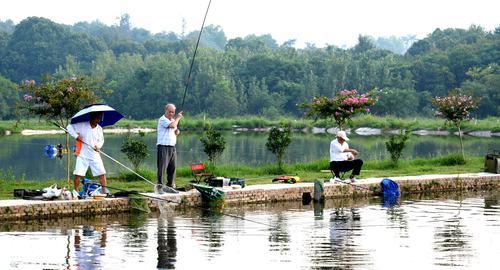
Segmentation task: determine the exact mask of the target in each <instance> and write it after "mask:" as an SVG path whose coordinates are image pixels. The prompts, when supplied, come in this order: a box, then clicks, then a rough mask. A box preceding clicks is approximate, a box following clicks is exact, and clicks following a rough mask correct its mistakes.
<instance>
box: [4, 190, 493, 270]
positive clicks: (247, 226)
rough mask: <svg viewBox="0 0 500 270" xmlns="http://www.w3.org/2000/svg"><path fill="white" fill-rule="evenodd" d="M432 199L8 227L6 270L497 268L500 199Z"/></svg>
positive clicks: (232, 209) (118, 217)
mask: <svg viewBox="0 0 500 270" xmlns="http://www.w3.org/2000/svg"><path fill="white" fill-rule="evenodd" d="M426 196H429V195H419V196H412V197H406V198H404V197H403V198H401V199H400V200H399V202H398V203H397V204H395V205H393V206H391V207H389V208H385V207H384V206H383V204H382V203H381V198H361V199H356V200H352V199H340V200H326V201H325V202H324V203H316V204H309V205H302V203H301V202H300V201H299V202H281V203H275V204H252V205H240V206H238V207H228V208H226V209H224V211H223V212H220V211H219V212H217V211H209V210H200V209H194V208H193V209H192V208H188V209H182V210H180V211H176V212H173V213H167V215H157V214H134V215H132V214H122V215H110V216H98V217H92V218H90V217H78V218H63V219H53V220H40V221H19V222H2V223H1V224H0V269H47V268H49V269H154V268H158V269H197V268H203V269H228V268H234V267H235V265H237V266H238V269H253V270H255V269H259V268H261V269H284V268H287V269H289V268H291V269H297V268H299V269H395V268H402V267H403V266H404V268H405V269H435V268H440V269H441V268H442V269H452V268H456V267H458V268H460V269H496V264H497V257H498V254H497V253H498V250H500V204H499V202H500V193H499V192H498V191H496V192H487V193H473V194H470V193H466V194H440V195H435V194H434V195H432V197H430V198H431V199H429V197H426ZM226 214H230V215H226ZM235 216H239V217H240V218H237V217H235ZM7 243H8V244H7Z"/></svg>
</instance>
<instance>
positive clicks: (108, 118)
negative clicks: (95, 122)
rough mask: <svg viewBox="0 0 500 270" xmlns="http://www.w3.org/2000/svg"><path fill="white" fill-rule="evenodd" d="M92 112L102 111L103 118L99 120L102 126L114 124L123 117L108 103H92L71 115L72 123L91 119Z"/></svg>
mask: <svg viewBox="0 0 500 270" xmlns="http://www.w3.org/2000/svg"><path fill="white" fill-rule="evenodd" d="M92 112H102V114H103V115H102V119H101V122H99V125H100V126H101V127H105V126H111V125H114V124H115V123H116V122H118V120H120V119H122V118H123V115H122V114H121V113H119V112H117V111H116V110H115V109H113V108H111V107H110V106H108V105H106V104H92V105H89V106H87V107H85V108H83V109H82V110H80V111H79V112H77V113H76V114H75V115H74V116H73V117H71V124H76V123H80V122H88V121H90V113H92Z"/></svg>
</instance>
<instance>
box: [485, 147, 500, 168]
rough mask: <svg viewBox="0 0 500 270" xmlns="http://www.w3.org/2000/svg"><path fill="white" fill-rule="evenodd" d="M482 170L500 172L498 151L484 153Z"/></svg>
mask: <svg viewBox="0 0 500 270" xmlns="http://www.w3.org/2000/svg"><path fill="white" fill-rule="evenodd" d="M484 171H485V172H489V173H500V152H499V151H497V150H493V151H492V152H491V153H488V154H486V158H485V160H484Z"/></svg>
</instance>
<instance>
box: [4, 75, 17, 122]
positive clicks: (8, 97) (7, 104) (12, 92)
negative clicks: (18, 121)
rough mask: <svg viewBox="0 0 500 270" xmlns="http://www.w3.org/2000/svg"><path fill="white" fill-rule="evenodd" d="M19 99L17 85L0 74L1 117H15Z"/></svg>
mask: <svg viewBox="0 0 500 270" xmlns="http://www.w3.org/2000/svg"><path fill="white" fill-rule="evenodd" d="M18 101H19V97H18V93H17V85H16V84H15V83H13V82H11V81H9V80H8V79H6V78H4V77H2V76H0V119H13V118H14V117H15V116H16V112H15V105H16V103H17V102H18Z"/></svg>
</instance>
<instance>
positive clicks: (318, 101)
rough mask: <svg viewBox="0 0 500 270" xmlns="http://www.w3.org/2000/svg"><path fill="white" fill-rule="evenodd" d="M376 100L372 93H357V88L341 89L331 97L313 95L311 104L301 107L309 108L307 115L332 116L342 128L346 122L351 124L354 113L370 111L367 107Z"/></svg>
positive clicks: (315, 116)
mask: <svg viewBox="0 0 500 270" xmlns="http://www.w3.org/2000/svg"><path fill="white" fill-rule="evenodd" d="M376 102H377V98H376V97H373V94H372V93H366V94H361V95H359V94H358V91H357V90H341V91H338V92H337V94H336V95H335V96H334V97H333V98H327V97H315V98H314V99H313V102H312V103H311V104H303V105H302V107H304V108H307V109H309V111H308V112H307V114H306V116H307V117H313V118H327V119H329V118H332V119H333V120H334V121H335V123H337V126H338V127H339V128H340V129H341V130H342V129H343V128H344V127H345V124H346V123H349V124H352V120H351V118H352V117H354V115H356V114H361V113H368V112H370V109H369V108H368V107H369V106H371V105H373V104H375V103H376Z"/></svg>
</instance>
